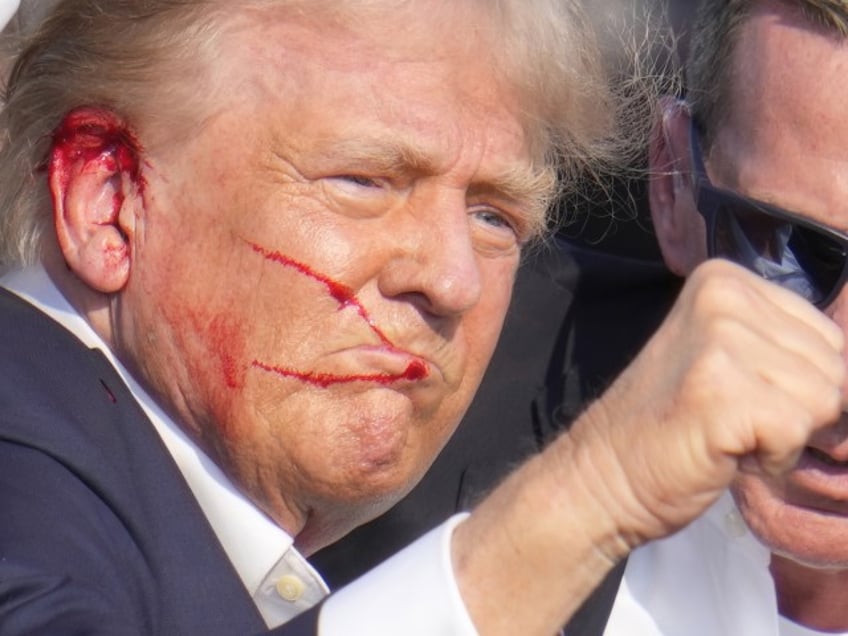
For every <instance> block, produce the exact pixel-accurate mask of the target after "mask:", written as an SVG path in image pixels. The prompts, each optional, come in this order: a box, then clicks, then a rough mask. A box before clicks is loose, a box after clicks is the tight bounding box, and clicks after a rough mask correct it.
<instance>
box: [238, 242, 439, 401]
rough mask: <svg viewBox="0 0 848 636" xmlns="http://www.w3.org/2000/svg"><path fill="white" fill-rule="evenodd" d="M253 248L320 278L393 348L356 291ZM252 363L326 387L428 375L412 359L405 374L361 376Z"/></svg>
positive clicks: (259, 250)
mask: <svg viewBox="0 0 848 636" xmlns="http://www.w3.org/2000/svg"><path fill="white" fill-rule="evenodd" d="M249 245H250V246H251V248H253V251H255V252H257V253H258V254H261V255H262V256H263V257H265V258H266V259H267V260H269V261H271V262H274V263H278V264H280V265H282V266H284V267H289V268H291V269H293V270H295V271H296V272H299V273H300V274H303V275H304V276H307V277H309V278H311V279H313V280H315V281H318V282H319V283H321V284H322V285H324V287H326V288H327V293H329V295H330V296H331V297H332V298H333V299H334V300H335V301H336V302H337V303H338V304H339V307H341V308H344V307H355V308H356V310H357V312H358V313H359V315H360V316H361V317H362V319H363V320H364V321H365V323H366V324H367V325H368V327H369V329H371V331H372V332H374V334H376V335H377V337H378V338H379V339H380V341H381V342H382V343H383V344H385V345H388V346H390V347H394V345H393V344H392V342H391V341H390V340H389V339H388V338H387V337H386V335H385V334H384V333H383V332H382V331H381V330H380V329H379V328H378V327H377V326H376V325H375V324H374V323H373V321H372V320H371V316H370V315H369V314H368V311H367V310H366V309H365V307H363V306H362V303H360V302H359V300H358V299H357V298H356V296H355V295H354V294H353V291H352V290H351V289H350V288H349V287H347V286H345V285H343V284H341V283H339V282H337V281H334V280H332V279H331V278H329V277H328V276H325V275H324V274H320V273H318V272H316V271H314V270H313V269H312V268H311V267H309V266H308V265H305V264H304V263H300V262H298V261H296V260H294V259H292V258H289V257H288V256H285V255H284V254H281V253H280V252H276V251H273V250H268V249H265V248H264V247H262V246H261V245H257V244H256V243H249ZM253 366H254V367H256V368H258V369H262V370H263V371H268V372H270V373H276V374H277V375H280V376H282V377H285V378H295V379H298V380H301V381H302V382H306V383H307V384H312V385H314V386H319V387H322V388H327V387H329V386H332V385H334V384H343V383H351V382H374V383H376V384H383V385H386V384H391V383H393V382H398V381H400V380H408V381H417V380H423V379H424V378H426V377H427V375H428V374H429V370H428V368H427V365H426V364H425V363H424V362H422V361H420V360H413V361H412V362H410V363H409V365H408V366H407V367H406V369H405V370H404V372H403V373H401V374H389V373H374V374H361V375H334V374H331V373H316V372H311V371H309V372H303V371H295V370H292V369H286V368H284V367H280V366H275V365H270V364H265V363H263V362H259V361H258V360H254V362H253Z"/></svg>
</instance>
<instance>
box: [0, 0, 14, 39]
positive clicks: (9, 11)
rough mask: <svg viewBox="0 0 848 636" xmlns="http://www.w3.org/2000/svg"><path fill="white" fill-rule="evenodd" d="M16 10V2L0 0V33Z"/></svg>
mask: <svg viewBox="0 0 848 636" xmlns="http://www.w3.org/2000/svg"><path fill="white" fill-rule="evenodd" d="M17 10H18V0H0V31H2V30H3V28H4V27H5V26H6V24H8V22H9V20H11V19H12V17H13V16H14V15H15V11H17Z"/></svg>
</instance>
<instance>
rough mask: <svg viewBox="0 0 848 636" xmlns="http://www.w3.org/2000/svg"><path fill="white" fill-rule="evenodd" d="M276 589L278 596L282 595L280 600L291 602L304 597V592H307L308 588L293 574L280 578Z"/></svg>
mask: <svg viewBox="0 0 848 636" xmlns="http://www.w3.org/2000/svg"><path fill="white" fill-rule="evenodd" d="M276 588H277V594H279V595H280V598H282V599H285V600H286V601H291V602H294V601H296V600H298V599H299V598H300V597H301V596H303V592H304V591H305V590H306V586H305V585H304V584H303V581H301V580H300V579H299V578H298V577H296V576H294V575H292V574H287V575H286V576H283V577H280V578H279V579H278V580H277V584H276Z"/></svg>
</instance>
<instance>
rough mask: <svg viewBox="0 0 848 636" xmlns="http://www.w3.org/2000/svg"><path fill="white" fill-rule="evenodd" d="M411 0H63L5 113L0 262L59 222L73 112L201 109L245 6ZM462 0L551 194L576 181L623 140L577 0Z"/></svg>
mask: <svg viewBox="0 0 848 636" xmlns="http://www.w3.org/2000/svg"><path fill="white" fill-rule="evenodd" d="M414 1H415V0H357V1H353V0H345V1H342V0H146V1H145V2H139V1H138V0H61V1H60V2H58V3H57V4H56V6H55V7H54V8H53V10H52V11H51V12H50V13H49V15H48V16H47V17H46V19H45V20H44V22H43V23H42V25H41V27H40V28H39V29H37V30H36V31H35V32H34V33H33V34H31V36H30V37H29V38H28V39H27V40H26V41H25V42H24V43H23V45H22V52H21V53H20V55H19V57H18V59H17V61H16V63H15V65H14V67H13V69H12V71H11V75H10V79H9V81H8V86H7V87H6V91H5V95H4V104H3V109H2V111H0V268H2V269H7V268H9V267H13V266H19V265H24V264H28V263H32V262H34V261H37V260H38V259H39V255H40V249H41V248H42V244H43V237H44V236H46V235H47V230H48V228H49V227H50V224H51V220H52V204H51V201H50V198H49V192H48V188H47V186H46V173H45V169H44V166H45V163H46V161H47V158H48V154H49V152H50V147H51V142H52V134H53V131H54V130H55V129H56V128H57V126H58V125H59V124H60V122H61V121H62V119H63V117H64V116H65V115H66V114H67V113H69V112H70V111H71V110H73V109H75V108H77V107H80V106H94V107H101V108H107V109H110V110H112V111H114V112H115V113H116V114H117V115H118V116H119V117H120V118H122V119H123V121H124V122H125V123H126V125H127V126H128V127H129V128H130V129H133V127H134V125H137V124H138V123H139V122H150V121H155V120H156V119H157V118H159V119H162V118H166V117H168V118H173V117H186V118H190V117H192V116H193V114H192V111H191V108H192V107H199V106H200V105H201V104H202V101H200V99H201V98H200V97H199V94H201V93H202V92H203V91H202V90H195V91H194V94H195V95H198V97H197V98H196V100H197V101H194V102H192V99H191V97H190V96H189V95H187V94H186V91H184V90H183V91H181V90H180V89H179V83H180V82H181V81H184V78H187V77H188V78H191V77H193V76H196V73H195V74H194V75H193V74H192V69H193V68H196V66H195V65H196V63H197V60H198V59H203V58H204V57H205V56H209V57H210V58H211V57H212V56H214V55H215V53H216V49H215V45H216V42H217V39H218V36H219V35H220V33H221V32H222V29H223V28H224V25H226V24H227V18H228V16H231V15H232V13H233V11H234V10H235V9H236V8H239V7H261V6H268V5H279V6H281V7H289V8H291V9H293V10H296V11H299V12H301V13H303V12H306V11H312V12H316V14H317V12H319V11H321V12H324V13H322V14H321V16H322V17H328V18H334V19H345V16H347V17H350V16H353V17H356V16H358V17H359V18H362V14H363V12H366V13H367V12H368V11H378V12H379V11H386V10H387V9H391V6H392V5H397V4H404V3H406V4H408V3H410V2H414ZM434 1H441V2H446V4H445V5H444V6H450V5H451V2H458V1H459V0H434ZM465 1H466V2H475V3H476V5H477V6H479V7H480V9H481V10H482V11H484V12H486V14H487V15H490V16H491V25H492V28H493V30H494V33H495V34H497V36H498V37H497V43H498V44H499V46H500V48H499V49H497V50H496V51H494V52H493V53H494V54H495V55H496V56H498V59H499V60H501V61H502V63H503V64H502V68H501V69H499V72H501V73H502V74H503V75H504V77H505V79H506V81H508V82H509V83H510V85H511V86H515V87H516V88H517V89H518V93H519V95H522V96H524V102H523V103H522V107H523V108H524V110H525V111H526V115H527V125H528V133H529V135H530V139H531V141H535V142H536V144H537V146H538V148H539V150H540V153H539V154H540V156H542V159H541V161H540V163H541V164H542V166H541V169H540V171H541V173H543V176H544V175H547V179H548V181H549V185H550V186H551V187H550V188H548V190H549V191H550V193H551V195H553V191H554V188H553V186H554V184H555V183H556V182H557V178H555V177H558V178H560V181H559V182H560V183H562V182H563V181H562V180H561V179H565V180H566V182H567V180H568V179H569V178H570V177H575V176H576V175H579V174H583V173H584V172H585V168H586V167H587V166H590V165H592V164H594V163H596V162H609V161H612V157H613V156H614V155H615V153H616V152H617V151H618V150H619V149H620V146H621V140H620V139H618V138H617V137H616V135H615V134H614V131H613V130H612V125H613V121H614V119H615V103H614V98H613V96H612V95H611V94H610V92H609V89H610V87H609V84H608V82H607V81H606V77H605V76H604V70H603V66H602V64H601V61H600V57H599V54H598V46H597V42H596V41H595V38H594V36H593V34H592V30H591V29H590V28H589V27H588V23H587V21H586V20H585V19H584V17H583V14H582V11H581V9H580V6H579V2H578V0H465ZM494 42H495V39H494V38H493V43H494ZM190 81H191V80H190ZM194 116H196V114H195V115H194Z"/></svg>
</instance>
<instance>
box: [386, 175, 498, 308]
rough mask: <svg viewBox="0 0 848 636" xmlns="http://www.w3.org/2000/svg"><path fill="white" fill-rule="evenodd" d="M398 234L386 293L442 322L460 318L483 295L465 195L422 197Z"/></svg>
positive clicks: (411, 207)
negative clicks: (413, 305)
mask: <svg viewBox="0 0 848 636" xmlns="http://www.w3.org/2000/svg"><path fill="white" fill-rule="evenodd" d="M400 216H401V220H400V221H399V223H398V225H397V227H396V228H395V231H396V232H397V235H396V237H395V238H396V245H397V246H398V247H397V248H396V251H395V254H394V255H393V258H392V259H391V260H390V261H389V263H388V264H387V265H386V267H385V268H384V269H383V272H382V274H381V277H380V289H381V292H382V293H383V294H384V295H386V296H389V297H393V298H398V297H403V298H404V299H406V300H408V301H410V302H413V303H415V304H416V305H418V306H419V308H420V309H421V310H423V311H426V312H427V313H430V314H433V315H436V316H443V317H448V316H458V315H462V314H464V313H465V312H467V311H468V310H469V309H471V308H472V307H474V306H475V305H476V304H477V303H478V302H479V301H480V297H481V294H482V288H483V281H482V272H481V269H480V258H481V257H480V255H479V254H478V253H477V251H476V250H475V248H474V243H473V240H472V234H471V227H470V225H469V215H468V210H467V206H466V203H465V195H464V193H462V192H460V191H458V190H447V191H445V190H442V191H438V192H432V191H431V192H426V193H425V192H416V193H415V194H414V195H413V196H412V197H411V198H410V200H409V202H408V203H407V206H406V207H405V209H404V210H403V212H402V214H401V215H400Z"/></svg>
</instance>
